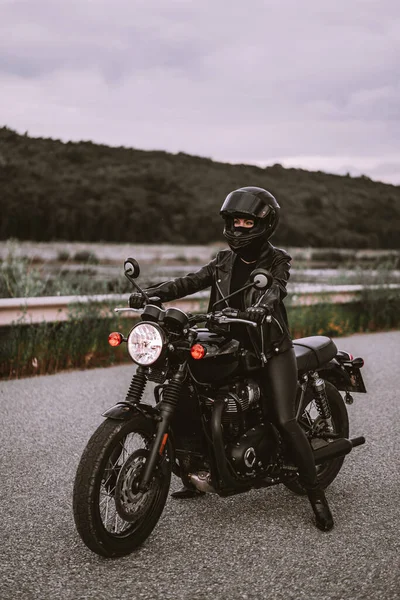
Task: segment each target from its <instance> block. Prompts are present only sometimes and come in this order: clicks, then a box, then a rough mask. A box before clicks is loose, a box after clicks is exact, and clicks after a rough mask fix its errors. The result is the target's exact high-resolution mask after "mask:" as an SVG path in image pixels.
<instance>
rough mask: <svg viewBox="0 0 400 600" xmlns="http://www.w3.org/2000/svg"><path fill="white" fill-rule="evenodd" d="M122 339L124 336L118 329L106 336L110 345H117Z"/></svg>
mask: <svg viewBox="0 0 400 600" xmlns="http://www.w3.org/2000/svg"><path fill="white" fill-rule="evenodd" d="M123 341H124V336H123V335H122V333H118V331H113V332H112V333H110V335H109V336H108V343H109V344H110V346H119V345H120V344H122V342H123Z"/></svg>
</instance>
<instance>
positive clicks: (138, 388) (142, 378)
mask: <svg viewBox="0 0 400 600" xmlns="http://www.w3.org/2000/svg"><path fill="white" fill-rule="evenodd" d="M146 374H147V369H146V368H145V367H138V369H137V371H136V373H135V374H134V376H133V377H132V381H131V385H130V386H129V390H128V393H127V395H126V398H125V402H133V403H134V404H139V402H140V401H141V399H142V396H143V393H144V389H145V387H146V383H147V377H146Z"/></svg>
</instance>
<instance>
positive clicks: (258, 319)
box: [244, 306, 270, 325]
mask: <svg viewBox="0 0 400 600" xmlns="http://www.w3.org/2000/svg"><path fill="white" fill-rule="evenodd" d="M244 313H245V315H246V319H248V320H249V321H254V322H255V323H258V325H261V323H263V322H264V319H265V317H266V316H267V315H269V313H270V310H269V309H268V308H267V307H265V306H249V307H248V308H246V310H245V311H244Z"/></svg>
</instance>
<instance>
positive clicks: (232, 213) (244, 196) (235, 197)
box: [220, 186, 280, 251]
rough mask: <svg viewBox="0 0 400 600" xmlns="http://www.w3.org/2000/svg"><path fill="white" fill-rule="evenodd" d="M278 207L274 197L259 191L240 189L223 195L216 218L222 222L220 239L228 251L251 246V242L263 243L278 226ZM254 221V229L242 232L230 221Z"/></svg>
mask: <svg viewBox="0 0 400 600" xmlns="http://www.w3.org/2000/svg"><path fill="white" fill-rule="evenodd" d="M279 212H280V206H279V204H278V202H277V201H276V199H275V198H274V196H273V195H272V194H270V193H269V192H267V190H264V189H263V188H259V187H253V186H249V187H242V188H239V189H238V190H234V191H233V192H231V193H230V194H228V195H227V197H226V198H225V201H224V203H223V205H222V207H221V210H220V215H221V216H222V217H223V218H224V220H225V228H224V236H225V237H226V239H227V240H228V243H229V245H230V247H231V248H232V250H234V251H237V250H238V249H239V248H245V247H246V246H249V245H250V244H253V245H254V242H255V240H258V241H259V242H264V241H267V240H268V239H269V238H270V237H271V236H272V234H273V233H274V231H275V229H276V228H277V226H278V222H279ZM235 217H239V218H246V217H247V218H251V219H254V227H252V228H251V229H247V230H243V229H242V228H241V227H238V228H235V227H234V218H235Z"/></svg>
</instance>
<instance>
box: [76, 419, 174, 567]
mask: <svg viewBox="0 0 400 600" xmlns="http://www.w3.org/2000/svg"><path fill="white" fill-rule="evenodd" d="M154 433H155V425H154V423H153V421H151V420H150V419H148V418H146V417H144V416H143V415H140V414H137V415H134V416H133V417H132V418H131V419H130V420H128V421H119V420H118V421H117V420H113V419H107V420H106V421H104V423H102V424H101V425H100V427H98V429H97V430H96V431H95V432H94V434H93V435H92V437H91V438H90V440H89V442H88V444H87V446H86V448H85V450H84V452H83V454H82V457H81V460H80V463H79V466H78V469H77V473H76V477H75V483H74V491H73V513H74V519H75V524H76V528H77V530H78V533H79V535H80V537H81V538H82V540H83V542H84V543H85V544H86V546H87V547H88V548H89V549H90V550H92V551H93V552H95V553H96V554H99V555H100V556H106V557H118V556H126V555H127V554H130V553H131V552H132V551H133V550H135V548H137V547H138V546H140V544H142V543H143V542H144V541H145V540H146V539H147V538H148V536H149V535H150V534H151V532H152V531H153V529H154V527H155V526H156V524H157V522H158V520H159V518H160V516H161V513H162V511H163V508H164V505H165V502H166V500H167V496H168V490H169V486H170V481H171V467H170V462H169V461H168V458H164V459H162V461H161V463H160V464H159V465H158V466H157V468H156V471H155V474H154V477H153V480H152V481H151V484H150V488H149V490H148V491H146V492H145V493H142V492H137V491H135V486H134V484H135V483H136V482H137V481H138V479H139V477H140V473H141V472H142V469H143V465H144V464H145V461H146V457H147V455H148V448H149V446H150V442H151V440H152V439H153V435H154Z"/></svg>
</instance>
